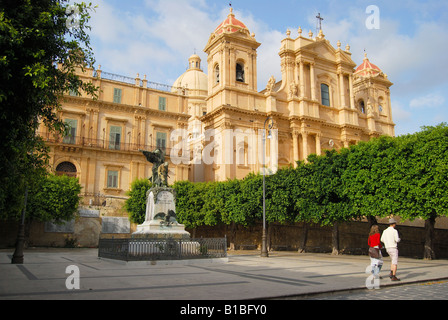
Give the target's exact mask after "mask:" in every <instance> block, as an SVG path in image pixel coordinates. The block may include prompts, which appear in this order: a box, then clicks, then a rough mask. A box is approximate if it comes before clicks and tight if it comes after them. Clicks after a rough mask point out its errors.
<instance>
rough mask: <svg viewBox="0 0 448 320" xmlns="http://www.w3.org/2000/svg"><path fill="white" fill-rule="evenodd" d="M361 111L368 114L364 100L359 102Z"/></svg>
mask: <svg viewBox="0 0 448 320" xmlns="http://www.w3.org/2000/svg"><path fill="white" fill-rule="evenodd" d="M359 110H360V111H361V112H362V113H366V106H365V104H364V100H359Z"/></svg>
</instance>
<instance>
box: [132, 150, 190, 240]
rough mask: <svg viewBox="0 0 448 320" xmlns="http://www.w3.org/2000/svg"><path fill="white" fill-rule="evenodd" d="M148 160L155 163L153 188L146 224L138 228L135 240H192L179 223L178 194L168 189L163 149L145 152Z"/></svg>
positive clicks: (134, 235)
mask: <svg viewBox="0 0 448 320" xmlns="http://www.w3.org/2000/svg"><path fill="white" fill-rule="evenodd" d="M141 152H143V154H144V155H145V156H146V159H147V160H148V161H149V162H151V163H153V167H152V177H151V178H150V180H151V181H152V188H151V189H149V190H148V192H147V193H146V214H145V222H143V223H142V224H140V225H138V226H137V230H136V231H135V232H134V233H133V234H132V237H133V238H148V239H190V233H189V232H187V231H185V226H184V225H183V224H180V223H178V222H177V216H176V192H175V190H174V189H173V188H170V187H168V163H167V162H165V161H164V160H165V154H164V152H163V151H162V150H161V149H156V150H155V151H154V152H150V151H143V150H141Z"/></svg>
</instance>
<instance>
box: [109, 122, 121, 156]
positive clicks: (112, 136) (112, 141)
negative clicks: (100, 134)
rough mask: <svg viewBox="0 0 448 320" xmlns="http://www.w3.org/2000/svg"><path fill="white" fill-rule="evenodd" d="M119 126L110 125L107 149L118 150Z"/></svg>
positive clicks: (119, 139) (119, 140)
mask: <svg viewBox="0 0 448 320" xmlns="http://www.w3.org/2000/svg"><path fill="white" fill-rule="evenodd" d="M120 142H121V127H118V126H110V132H109V149H112V150H120Z"/></svg>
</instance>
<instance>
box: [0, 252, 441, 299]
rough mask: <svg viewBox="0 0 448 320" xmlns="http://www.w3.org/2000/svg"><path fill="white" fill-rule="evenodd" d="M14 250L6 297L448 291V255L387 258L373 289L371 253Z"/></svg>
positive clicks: (351, 295)
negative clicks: (393, 277)
mask: <svg viewBox="0 0 448 320" xmlns="http://www.w3.org/2000/svg"><path fill="white" fill-rule="evenodd" d="M12 253H13V250H1V251H0V300H15V299H25V300H33V299H38V300H142V299H147V300H189V301H194V300H246V299H281V300H285V299H364V298H366V299H378V297H380V298H381V297H385V298H387V297H388V298H389V299H400V297H403V298H406V296H405V293H406V292H412V291H414V293H415V292H416V291H415V290H416V288H417V289H418V290H420V291H422V290H423V291H424V290H426V293H422V296H421V299H425V298H428V299H436V298H437V297H439V294H440V297H441V298H442V299H447V298H448V296H447V292H448V290H447V289H448V284H447V281H446V280H448V260H433V261H426V260H419V259H410V258H402V257H400V260H399V265H398V273H397V275H398V277H399V278H401V281H400V282H399V283H398V282H391V281H390V280H389V278H388V276H387V275H388V272H389V270H388V268H389V263H390V261H389V259H388V258H385V259H384V268H383V272H382V274H381V275H382V276H383V279H382V280H380V282H379V283H378V285H379V288H378V289H371V290H369V289H366V280H367V278H368V276H369V275H368V274H366V273H365V270H366V267H367V266H368V265H369V262H370V260H369V258H368V257H367V256H350V255H339V256H332V255H330V254H314V253H305V254H298V253H296V252H272V253H270V256H269V258H261V257H260V256H259V253H258V252H255V251H239V252H232V251H230V252H229V254H228V258H227V259H218V260H204V261H201V260H188V261H182V262H176V261H172V262H160V261H158V262H153V263H151V262H129V263H125V262H120V261H113V260H107V259H99V258H98V256H97V255H98V250H97V249H30V250H27V251H26V252H25V262H24V264H23V265H13V264H11V256H12ZM73 270H76V272H75V271H73ZM77 275H79V277H78V279H79V281H78V284H79V288H77V287H76V284H77V283H76V281H75V280H73V279H74V277H75V276H77ZM423 291H422V292H423ZM356 294H357V295H358V296H356ZM359 294H361V295H364V296H359ZM443 294H444V295H443Z"/></svg>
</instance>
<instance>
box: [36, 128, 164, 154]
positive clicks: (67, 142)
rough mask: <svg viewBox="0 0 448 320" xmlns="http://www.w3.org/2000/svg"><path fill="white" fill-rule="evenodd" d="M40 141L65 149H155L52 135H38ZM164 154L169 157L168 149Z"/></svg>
mask: <svg viewBox="0 0 448 320" xmlns="http://www.w3.org/2000/svg"><path fill="white" fill-rule="evenodd" d="M38 134H39V135H40V136H41V137H42V139H43V140H44V141H45V142H47V143H49V144H57V145H61V146H67V147H84V148H96V149H104V150H111V151H139V150H147V151H153V150H155V149H156V148H157V146H156V145H146V144H144V143H125V142H120V143H116V142H114V141H109V140H106V139H91V138H86V137H80V136H75V137H73V136H68V137H62V136H58V135H54V134H52V133H38ZM164 151H165V154H166V155H167V156H169V155H170V151H171V149H170V148H164Z"/></svg>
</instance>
